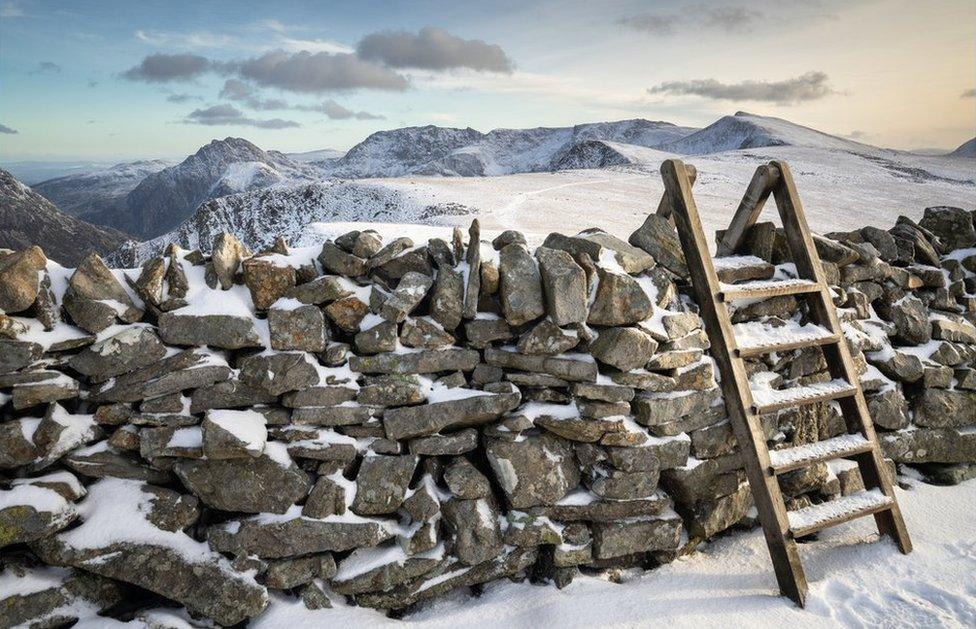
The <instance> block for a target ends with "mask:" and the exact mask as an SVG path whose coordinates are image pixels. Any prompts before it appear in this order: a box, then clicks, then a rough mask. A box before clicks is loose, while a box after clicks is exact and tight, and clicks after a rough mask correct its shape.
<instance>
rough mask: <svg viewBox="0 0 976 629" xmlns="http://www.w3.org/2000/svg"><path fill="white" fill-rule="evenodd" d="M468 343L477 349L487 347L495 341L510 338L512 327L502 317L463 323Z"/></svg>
mask: <svg viewBox="0 0 976 629" xmlns="http://www.w3.org/2000/svg"><path fill="white" fill-rule="evenodd" d="M464 333H465V336H466V337H467V340H468V345H470V346H471V347H475V348H478V349H481V348H484V347H488V346H489V345H490V344H492V343H494V342H495V341H507V340H509V339H510V338H512V336H513V334H512V328H511V327H510V326H509V325H508V322H507V321H505V320H504V319H475V320H474V321H468V322H467V323H465V324H464Z"/></svg>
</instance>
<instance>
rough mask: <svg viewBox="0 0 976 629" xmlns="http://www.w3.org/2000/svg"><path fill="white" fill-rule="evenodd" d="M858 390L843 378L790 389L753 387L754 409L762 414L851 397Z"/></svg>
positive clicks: (758, 413)
mask: <svg viewBox="0 0 976 629" xmlns="http://www.w3.org/2000/svg"><path fill="white" fill-rule="evenodd" d="M856 392H857V387H855V386H854V385H852V384H851V383H850V382H848V381H847V380H844V379H843V378H835V379H833V380H830V381H829V382H816V383H814V384H809V385H806V386H802V387H790V388H788V389H753V390H752V410H753V412H754V413H756V414H757V415H762V414H764V413H772V412H773V411H778V410H779V409H781V408H789V407H793V406H803V405H806V404H813V403H815V402H826V401H827V400H836V399H837V398H842V397H849V396H852V395H854V394H855V393H856Z"/></svg>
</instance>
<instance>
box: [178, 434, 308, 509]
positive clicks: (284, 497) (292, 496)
mask: <svg viewBox="0 0 976 629" xmlns="http://www.w3.org/2000/svg"><path fill="white" fill-rule="evenodd" d="M272 446H274V447H273V448H272ZM282 454H284V456H283V457H282V456H281V455H282ZM283 461H284V462H283ZM173 469H174V471H175V472H176V475H177V476H179V478H180V480H181V481H182V482H183V484H184V485H186V487H187V489H189V490H190V491H191V492H193V494H194V495H196V496H197V497H199V498H200V500H202V501H203V503H204V504H206V505H208V506H211V507H213V508H215V509H221V510H223V511H240V512H243V513H263V512H270V513H284V512H285V511H287V510H288V508H289V507H291V506H292V505H293V504H295V503H296V502H297V501H299V500H301V499H302V498H304V497H305V495H306V494H307V493H308V490H309V489H310V488H311V483H309V480H308V476H307V475H306V474H305V472H303V471H302V470H300V469H299V468H298V467H297V466H295V464H294V463H292V462H291V459H290V457H289V456H288V455H287V454H286V453H285V447H284V445H281V444H274V443H269V444H268V445H267V446H266V450H265V453H264V454H262V455H261V456H260V457H256V458H249V459H224V460H216V459H214V460H212V459H203V460H182V461H179V462H178V463H177V464H176V465H175V467H174V468H173Z"/></svg>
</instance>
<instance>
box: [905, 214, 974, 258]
mask: <svg viewBox="0 0 976 629" xmlns="http://www.w3.org/2000/svg"><path fill="white" fill-rule="evenodd" d="M918 226H919V227H921V228H923V229H926V230H928V231H930V232H932V233H933V234H935V235H936V236H937V237H938V238H939V240H940V241H942V244H943V245H945V247H947V248H948V249H949V250H954V249H966V248H969V247H972V246H976V227H974V225H973V216H972V214H970V213H969V212H967V211H966V210H964V209H962V208H958V207H949V206H944V205H943V206H938V207H927V208H925V212H924V214H923V216H922V220H920V221H919V222H918Z"/></svg>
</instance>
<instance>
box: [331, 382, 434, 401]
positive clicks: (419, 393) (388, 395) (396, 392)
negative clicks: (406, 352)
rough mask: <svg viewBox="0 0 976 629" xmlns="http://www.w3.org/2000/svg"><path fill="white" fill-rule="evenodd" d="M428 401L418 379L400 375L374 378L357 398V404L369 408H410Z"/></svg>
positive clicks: (361, 389)
mask: <svg viewBox="0 0 976 629" xmlns="http://www.w3.org/2000/svg"><path fill="white" fill-rule="evenodd" d="M426 399H427V395H426V394H425V393H424V391H423V389H422V388H421V386H420V382H419V380H417V378H411V377H409V376H399V375H393V376H379V377H376V378H373V379H372V380H370V382H369V383H368V384H367V385H366V386H363V387H362V388H360V389H359V394H358V395H357V396H356V401H357V402H359V403H360V404H365V405H369V406H410V405H413V404H420V403H421V402H423V401H424V400H426ZM337 403H339V402H337Z"/></svg>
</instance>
